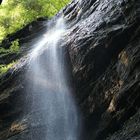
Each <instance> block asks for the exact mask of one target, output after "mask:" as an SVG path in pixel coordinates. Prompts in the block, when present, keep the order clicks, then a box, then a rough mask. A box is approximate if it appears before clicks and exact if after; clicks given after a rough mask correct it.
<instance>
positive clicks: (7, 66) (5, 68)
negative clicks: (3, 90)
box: [0, 61, 16, 76]
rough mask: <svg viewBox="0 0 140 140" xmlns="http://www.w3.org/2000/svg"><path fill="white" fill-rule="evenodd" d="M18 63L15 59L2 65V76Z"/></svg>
mask: <svg viewBox="0 0 140 140" xmlns="http://www.w3.org/2000/svg"><path fill="white" fill-rule="evenodd" d="M14 64H16V61H13V62H12V63H9V64H7V65H2V64H1V65H0V76H1V75H3V74H4V73H6V72H7V71H8V70H9V69H10V68H12V66H13V65H14Z"/></svg>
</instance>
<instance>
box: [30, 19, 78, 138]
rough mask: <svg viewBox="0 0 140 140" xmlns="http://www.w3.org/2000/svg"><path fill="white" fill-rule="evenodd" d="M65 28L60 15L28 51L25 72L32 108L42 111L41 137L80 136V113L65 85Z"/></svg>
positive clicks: (68, 88)
mask: <svg viewBox="0 0 140 140" xmlns="http://www.w3.org/2000/svg"><path fill="white" fill-rule="evenodd" d="M65 31H66V26H65V22H64V19H63V18H60V19H58V21H57V23H56V25H55V26H54V27H53V28H52V29H50V30H49V31H47V33H46V34H45V35H43V38H42V39H41V40H40V41H38V42H37V43H36V46H35V48H34V49H33V50H32V52H31V59H30V67H31V70H30V73H29V74H28V75H29V76H30V79H31V81H30V83H29V84H30V91H31V92H32V93H33V98H34V104H33V109H34V110H36V109H37V108H41V109H42V110H43V111H42V113H43V114H45V119H44V122H43V124H45V125H46V135H45V138H42V140H79V138H78V137H79V120H80V119H79V117H80V116H79V113H78V111H77V107H76V104H75V101H74V99H73V97H72V91H71V90H70V89H71V88H70V87H69V86H68V82H67V80H68V79H67V74H66V70H65V65H64V55H63V52H62V48H61V47H60V45H59V44H60V43H61V42H60V41H61V38H62V37H63V34H64V33H65ZM38 102H39V103H38ZM40 140H41V138H40Z"/></svg>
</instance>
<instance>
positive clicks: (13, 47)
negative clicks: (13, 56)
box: [0, 39, 20, 54]
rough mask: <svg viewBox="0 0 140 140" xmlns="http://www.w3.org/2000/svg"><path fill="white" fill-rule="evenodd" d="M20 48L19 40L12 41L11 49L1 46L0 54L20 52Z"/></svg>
mask: <svg viewBox="0 0 140 140" xmlns="http://www.w3.org/2000/svg"><path fill="white" fill-rule="evenodd" d="M19 50H20V46H19V40H18V39H16V40H15V41H13V42H11V46H10V48H9V49H5V48H0V54H9V53H18V52H19Z"/></svg>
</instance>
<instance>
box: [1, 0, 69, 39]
mask: <svg viewBox="0 0 140 140" xmlns="http://www.w3.org/2000/svg"><path fill="white" fill-rule="evenodd" d="M68 2H69V0H4V2H3V3H2V5H1V6H0V42H1V41H2V40H3V39H4V38H5V37H6V36H7V35H8V34H11V33H14V32H16V31H17V30H19V29H21V28H23V27H24V26H25V25H27V24H28V23H30V22H31V21H33V20H35V19H36V18H39V17H44V16H47V17H52V16H53V15H54V14H56V13H57V12H58V11H59V10H60V9H61V8H62V7H63V6H65V5H66V4H67V3H68Z"/></svg>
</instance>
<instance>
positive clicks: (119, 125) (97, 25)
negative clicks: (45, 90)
mask: <svg viewBox="0 0 140 140" xmlns="http://www.w3.org/2000/svg"><path fill="white" fill-rule="evenodd" d="M61 14H63V15H64V18H65V20H66V22H67V25H68V26H69V29H68V32H67V34H66V36H65V42H63V43H62V46H63V47H65V48H66V49H67V53H66V54H67V55H68V58H69V59H68V61H69V62H68V63H69V64H70V66H71V68H72V77H73V81H74V84H75V90H76V99H77V103H78V104H79V107H80V109H81V112H82V114H83V121H84V130H83V132H84V133H83V134H84V135H83V136H82V137H83V139H84V140H105V139H107V140H121V139H130V140H131V139H140V133H139V127H140V121H139V117H140V113H139V107H140V102H139V100H140V93H139V91H140V1H138V0H74V1H72V2H71V3H70V4H69V5H68V6H66V7H65V8H64V9H63V10H62V11H60V12H59V13H58V15H56V17H57V16H60V15H61ZM56 17H54V19H52V21H53V22H54V21H55V18H56ZM39 26H40V27H43V28H44V29H45V26H43V25H42V24H40V25H39ZM15 38H18V36H17V37H15ZM31 39H32V38H31ZM31 39H29V40H27V42H26V41H25V42H26V43H25V42H24V44H23V42H21V44H23V45H22V46H23V47H22V53H23V52H24V53H23V54H26V53H25V52H26V47H24V46H27V45H28V46H30V40H31ZM4 44H6V42H4ZM20 57H21V59H20V60H19V62H18V64H16V65H15V66H14V67H13V68H11V69H10V70H9V71H8V72H7V73H6V74H5V75H3V76H2V77H1V83H0V124H1V125H0V139H1V140H16V139H20V140H32V139H34V140H40V137H38V134H39V133H40V134H41V135H42V136H43V135H44V133H45V131H44V130H45V126H44V125H43V124H41V121H40V122H39V121H38V122H37V121H34V120H37V119H33V116H38V115H37V113H39V112H35V113H31V112H28V110H26V109H25V107H24V105H25V104H26V102H29V99H30V98H28V97H29V95H28V93H27V92H26V91H25V82H24V70H25V69H26V62H27V61H28V57H26V55H21V56H20ZM26 94H27V95H26ZM41 119H42V118H39V119H38V120H41ZM32 132H34V133H32ZM42 140H43V139H42Z"/></svg>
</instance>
